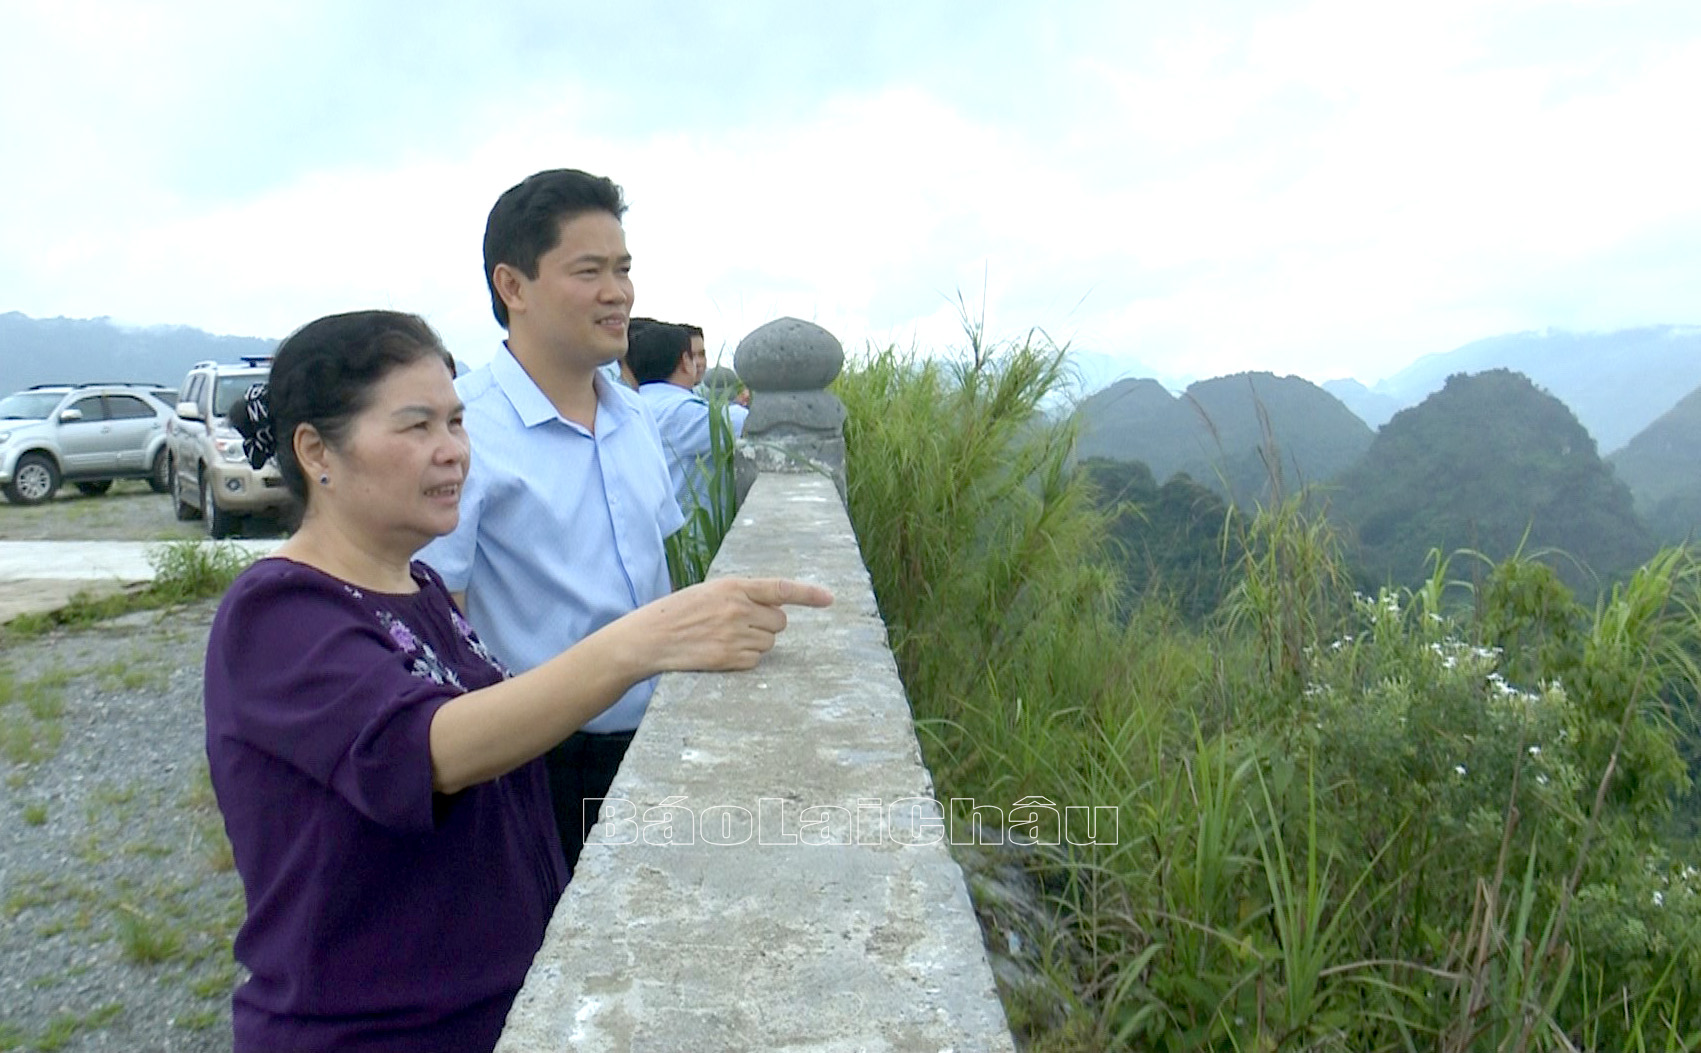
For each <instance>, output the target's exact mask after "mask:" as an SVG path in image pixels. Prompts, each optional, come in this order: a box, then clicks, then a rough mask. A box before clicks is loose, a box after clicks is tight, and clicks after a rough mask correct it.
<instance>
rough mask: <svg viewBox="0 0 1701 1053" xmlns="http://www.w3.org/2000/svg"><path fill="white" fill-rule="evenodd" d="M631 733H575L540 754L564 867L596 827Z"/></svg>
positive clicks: (573, 860) (576, 858)
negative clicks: (564, 862)
mask: <svg viewBox="0 0 1701 1053" xmlns="http://www.w3.org/2000/svg"><path fill="white" fill-rule="evenodd" d="M633 734H634V733H633V732H630V731H615V732H610V733H608V734H606V735H596V734H592V733H591V732H588V731H576V732H574V733H573V734H572V736H570V737H569V738H568V739H567V740H566V741H565V742H562V743H561V744H560V745H558V746H556V747H555V748H554V749H552V750H550V751H549V752H548V753H546V754H544V767H545V768H547V769H548V771H549V796H550V799H551V802H552V803H553V804H554V805H555V828H556V830H558V831H560V833H561V850H562V852H564V853H566V855H567V867H568V869H569V870H570V869H572V868H573V866H574V865H575V864H577V863H578V861H579V852H580V851H581V850H582V849H583V848H584V847H585V838H586V836H587V835H589V834H590V832H591V827H593V826H595V825H596V824H597V815H598V814H599V813H600V812H601V811H602V799H603V798H604V797H606V796H608V788H609V786H610V785H612V784H613V782H614V774H615V773H616V772H618V771H619V770H620V759H621V758H622V757H624V756H626V747H628V746H630V745H632V736H633Z"/></svg>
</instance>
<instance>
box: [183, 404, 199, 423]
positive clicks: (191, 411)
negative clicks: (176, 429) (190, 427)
mask: <svg viewBox="0 0 1701 1053" xmlns="http://www.w3.org/2000/svg"><path fill="white" fill-rule="evenodd" d="M177 416H178V418H179V419H181V420H200V419H201V407H200V406H197V405H196V404H195V403H193V402H179V403H178V404H177Z"/></svg>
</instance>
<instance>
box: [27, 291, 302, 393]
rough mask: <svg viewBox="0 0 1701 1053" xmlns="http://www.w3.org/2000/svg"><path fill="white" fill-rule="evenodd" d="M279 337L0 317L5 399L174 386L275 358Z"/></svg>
mask: <svg viewBox="0 0 1701 1053" xmlns="http://www.w3.org/2000/svg"><path fill="white" fill-rule="evenodd" d="M276 346H277V341H276V340H261V339H257V338H254V337H246V336H214V335H212V334H211V333H205V332H202V331H201V330H199V329H191V328H189V327H188V326H151V327H148V328H143V329H135V328H129V327H125V326H120V325H117V324H115V323H114V322H113V321H112V320H111V319H109V318H90V319H83V318H30V317H28V316H26V315H22V314H19V313H17V312H16V311H12V312H8V313H6V314H0V395H5V394H10V393H11V392H13V391H17V390H19V389H21V388H27V387H30V386H31V385H33V384H59V383H84V382H89V381H96V380H138V381H143V382H146V383H155V384H163V385H166V386H176V385H177V384H179V383H182V381H183V377H184V375H185V374H186V373H188V372H189V367H190V366H192V365H194V364H195V363H196V362H200V361H204V360H206V359H215V360H217V361H220V362H234V361H236V360H238V359H239V358H241V356H243V355H264V354H270V353H271V351H272V349H273V348H275V347H276Z"/></svg>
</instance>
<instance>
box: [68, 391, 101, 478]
mask: <svg viewBox="0 0 1701 1053" xmlns="http://www.w3.org/2000/svg"><path fill="white" fill-rule="evenodd" d="M66 410H76V411H77V412H78V413H79V414H80V415H81V416H79V417H78V418H76V419H74V420H66V419H65V411H66ZM58 423H59V453H60V456H61V457H62V458H63V460H64V464H65V474H66V475H99V474H101V473H102V472H110V471H112V469H113V458H112V454H111V452H110V449H111V441H110V440H111V434H112V425H111V424H110V423H109V422H108V421H107V419H106V407H105V406H104V405H103V404H102V403H101V398H100V396H99V395H85V396H84V397H82V398H80V399H77V400H76V401H75V402H72V403H71V404H70V405H69V406H66V407H65V410H61V411H60V415H59V421H58Z"/></svg>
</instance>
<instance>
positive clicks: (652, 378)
mask: <svg viewBox="0 0 1701 1053" xmlns="http://www.w3.org/2000/svg"><path fill="white" fill-rule="evenodd" d="M694 329H696V327H695V326H688V325H676V324H672V323H668V322H651V321H646V322H645V324H644V325H643V326H641V327H639V328H637V329H635V330H634V331H633V334H632V338H631V342H630V346H629V348H628V350H627V352H626V361H627V364H628V365H629V366H631V368H632V374H633V376H635V377H636V378H637V380H638V395H639V396H640V397H641V398H642V399H643V400H644V402H645V403H646V404H647V405H648V406H649V408H650V412H651V414H652V415H653V416H654V417H655V419H656V425H657V426H658V428H659V429H660V431H661V437H662V449H663V450H664V451H665V452H666V454H667V467H668V474H669V476H670V477H671V478H672V481H673V489H674V494H675V496H676V497H677V498H678V500H679V507H680V508H681V509H683V510H684V512H685V514H686V515H687V516H689V515H690V514H691V510H692V509H693V508H708V507H709V485H708V483H709V479H710V478H711V477H712V476H713V473H714V472H715V471H716V470H717V469H716V466H715V464H714V460H713V456H712V438H711V432H710V424H709V421H710V416H711V413H712V412H713V408H712V407H711V406H710V405H709V402H708V400H707V399H705V398H703V396H701V395H699V394H697V393H696V391H695V390H693V389H694V388H695V387H696V385H697V383H698V382H699V381H700V380H701V379H702V377H703V373H704V372H705V371H706V368H707V364H708V362H707V355H706V353H705V352H704V350H703V337H702V330H700V329H696V331H695V332H693V330H694ZM735 411H736V412H735ZM748 413H749V411H748V410H745V409H744V407H742V406H731V407H728V410H727V418H726V420H727V425H728V433H729V434H730V435H731V436H732V437H733V438H735V439H736V438H737V437H738V435H739V434H740V433H741V432H742V431H743V428H744V420H745V417H746V416H748Z"/></svg>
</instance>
